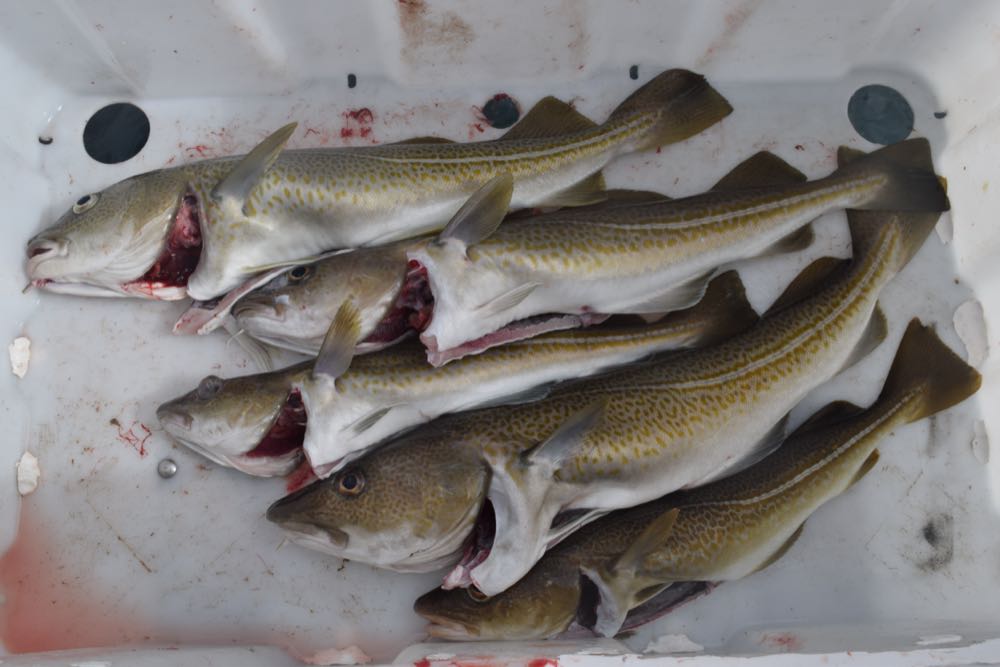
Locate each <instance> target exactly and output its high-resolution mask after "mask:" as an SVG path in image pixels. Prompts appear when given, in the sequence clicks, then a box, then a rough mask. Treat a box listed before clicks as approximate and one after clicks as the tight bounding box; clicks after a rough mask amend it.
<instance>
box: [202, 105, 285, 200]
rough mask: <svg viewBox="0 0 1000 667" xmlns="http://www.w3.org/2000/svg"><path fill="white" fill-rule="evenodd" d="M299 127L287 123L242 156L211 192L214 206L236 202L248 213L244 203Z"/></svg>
mask: <svg viewBox="0 0 1000 667" xmlns="http://www.w3.org/2000/svg"><path fill="white" fill-rule="evenodd" d="M296 127H298V123H289V124H288V125H285V126H284V127H282V128H281V129H280V130H278V131H276V132H275V133H274V134H272V135H271V136H269V137H268V138H267V139H265V140H264V141H262V142H260V143H259V144H257V146H256V147H255V148H254V149H253V150H252V151H250V152H249V153H247V154H246V155H244V156H243V158H242V159H240V161H239V162H237V163H236V166H235V167H233V169H232V171H230V172H229V174H227V175H226V177H225V178H223V179H222V180H221V181H219V183H218V184H217V185H216V186H215V187H214V188H213V189H212V194H211V197H212V199H213V200H214V201H216V202H221V201H223V200H225V199H229V200H232V201H234V202H237V203H238V204H239V206H240V208H242V209H243V213H244V215H245V214H246V213H247V209H246V202H247V200H248V199H249V198H250V194H251V193H252V192H253V189H254V188H255V187H257V183H258V182H260V179H261V178H262V177H263V176H264V174H266V173H267V170H268V169H270V168H271V165H273V164H274V161H275V160H277V159H278V156H279V155H281V151H283V150H284V149H285V144H287V143H288V140H289V139H291V138H292V134H293V133H294V132H295V128H296Z"/></svg>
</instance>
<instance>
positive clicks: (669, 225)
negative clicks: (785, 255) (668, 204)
mask: <svg viewBox="0 0 1000 667" xmlns="http://www.w3.org/2000/svg"><path fill="white" fill-rule="evenodd" d="M877 181H882V182H881V183H878V185H884V182H885V178H884V177H882V176H879V175H873V176H868V177H865V178H859V179H854V180H853V181H851V182H849V183H847V184H842V185H840V186H839V187H837V188H833V189H830V190H821V191H819V192H809V193H804V194H801V195H794V196H791V197H788V196H786V195H782V194H781V193H775V195H774V196H775V199H774V200H773V201H769V202H765V203H763V204H758V205H757V206H753V207H749V208H745V209H738V212H734V211H733V210H730V211H722V212H720V213H717V214H707V215H705V216H702V217H699V218H697V219H695V220H691V221H687V220H671V221H670V222H653V223H639V224H636V223H618V222H604V221H600V220H587V219H581V220H574V221H573V224H574V225H577V226H581V227H583V226H587V227H602V228H606V229H622V230H642V229H690V228H692V227H703V226H708V225H713V224H716V223H719V222H729V221H730V220H732V219H733V218H736V217H751V216H756V215H760V214H766V213H770V212H772V211H775V210H783V209H792V208H796V207H798V208H804V207H805V206H807V205H808V204H810V203H812V202H814V201H817V202H818V201H823V200H824V199H832V198H835V197H839V196H841V195H843V194H844V193H849V192H852V191H855V190H862V189H864V187H865V186H866V185H868V184H869V183H871V182H877Z"/></svg>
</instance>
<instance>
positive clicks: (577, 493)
mask: <svg viewBox="0 0 1000 667" xmlns="http://www.w3.org/2000/svg"><path fill="white" fill-rule="evenodd" d="M935 185H936V181H935ZM941 197H942V198H943V197H944V195H943V193H941ZM942 205H945V206H946V199H945V200H944V202H942ZM872 215H873V216H874V217H871V216H862V217H861V219H855V220H853V221H852V224H851V229H852V238H853V240H854V247H855V258H854V259H853V260H852V262H851V263H850V265H849V266H848V267H846V268H843V269H840V273H839V274H837V275H835V276H834V277H822V278H820V277H817V276H811V275H810V271H807V272H806V273H805V274H804V275H805V276H806V277H811V281H810V280H805V281H804V282H803V281H802V280H799V281H796V283H795V284H793V286H792V287H790V288H789V292H791V293H793V294H794V293H796V292H798V294H796V296H797V297H801V292H803V291H804V292H806V293H812V294H813V295H812V296H810V297H807V298H805V299H804V300H799V301H796V302H794V303H792V305H788V306H786V307H784V308H783V309H781V310H778V311H777V312H774V313H773V314H770V315H768V316H767V317H765V318H763V319H762V320H761V321H760V322H759V323H758V324H757V325H755V326H754V327H751V328H750V329H749V330H748V331H746V332H744V333H742V334H739V335H736V336H734V337H732V338H730V339H728V340H727V341H725V342H723V343H721V344H719V345H716V346H713V347H709V348H705V349H701V350H693V351H687V352H683V353H679V354H677V355H673V356H671V357H670V358H669V359H665V360H654V361H650V362H646V363H643V364H639V365H636V366H632V367H629V368H627V369H624V370H621V371H618V372H612V373H608V374H606V375H602V376H599V377H596V378H591V379H588V380H585V381H582V382H580V383H575V384H573V385H571V386H567V387H565V388H557V389H555V390H554V391H553V392H552V393H551V394H550V395H549V397H548V398H546V399H545V400H543V401H538V402H534V403H528V404H524V405H514V406H502V407H497V408H491V409H487V410H478V411H475V412H469V413H463V414H460V415H454V416H451V417H445V418H442V419H439V420H437V421H436V422H432V423H431V424H429V425H428V426H427V428H426V430H425V429H417V430H416V431H415V432H414V433H412V434H409V435H403V436H401V437H400V438H397V439H396V440H394V441H392V443H391V444H389V445H387V446H386V447H392V448H393V449H394V450H397V451H402V452H405V451H406V449H407V441H408V439H409V438H412V437H419V438H428V437H432V439H433V440H434V441H435V442H436V443H437V446H439V447H441V448H442V449H445V450H448V451H449V452H451V454H452V456H453V457H455V458H456V459H457V458H458V453H459V452H465V451H468V450H474V451H477V452H479V456H480V459H479V460H480V461H481V464H480V465H484V466H486V467H487V468H488V469H489V473H490V474H489V477H488V485H489V491H488V494H487V495H488V498H489V500H490V502H491V507H492V510H493V514H494V516H495V526H496V530H495V538H494V539H493V541H492V546H491V547H490V548H489V550H488V552H486V551H485V550H482V549H477V550H472V551H470V552H469V553H468V554H466V556H465V557H464V559H463V562H462V563H460V565H459V566H458V567H457V568H456V569H455V570H453V571H452V573H451V574H449V576H448V577H447V579H446V582H447V584H448V585H450V586H455V585H468V584H470V583H471V584H474V585H476V586H477V587H478V588H479V589H480V590H481V591H482V592H483V593H485V594H487V595H495V594H497V593H499V592H501V591H503V590H505V589H506V588H507V587H509V586H510V585H512V584H513V583H515V582H516V581H517V580H518V579H520V578H521V576H523V575H524V574H526V573H527V572H528V571H529V570H530V568H531V566H532V565H533V564H534V563H535V562H536V561H537V560H538V558H539V557H540V556H541V555H542V553H543V552H544V550H545V549H546V548H547V547H550V546H552V545H553V544H555V543H557V542H558V541H559V540H560V539H562V538H563V537H565V535H567V534H569V533H570V532H572V530H574V529H576V528H579V527H580V525H582V524H584V523H586V522H587V521H590V520H593V519H594V518H597V517H598V516H600V514H601V513H605V512H607V511H610V510H614V509H620V508H624V507H630V506H634V505H637V504H640V503H643V502H647V501H649V500H652V499H655V498H657V497H660V496H661V495H663V494H664V493H666V492H669V491H673V490H677V489H681V488H685V487H691V486H694V485H697V484H699V483H704V482H706V481H708V480H709V479H710V478H712V477H715V476H718V475H720V474H723V473H724V472H725V471H726V470H727V469H730V468H731V467H732V466H734V465H737V464H738V463H740V462H741V461H742V460H744V459H746V458H747V457H748V456H751V455H752V454H753V452H754V451H755V450H757V449H759V447H760V444H761V442H768V441H769V440H770V439H771V438H772V437H773V434H772V431H773V429H774V427H775V425H777V424H779V423H780V422H781V420H782V418H783V417H784V416H785V415H786V413H787V412H788V411H789V410H790V409H791V408H792V407H794V406H795V405H796V404H797V403H798V402H799V400H801V398H802V397H803V396H805V394H806V393H808V392H809V391H810V390H811V389H813V388H815V387H816V386H818V385H819V384H821V383H822V382H823V381H825V380H826V379H828V378H830V377H832V376H833V375H834V374H836V373H837V372H839V371H840V370H841V368H843V367H844V366H845V364H848V363H849V362H850V361H851V358H852V356H856V354H857V353H855V349H856V348H858V349H859V353H861V354H863V353H865V352H867V351H868V349H870V348H871V346H872V345H874V344H876V343H877V341H878V340H879V339H880V338H879V335H878V334H880V333H881V334H883V335H884V329H882V328H881V327H879V326H878V325H880V324H884V320H883V319H882V318H881V317H880V313H879V316H877V317H875V318H873V317H872V315H873V313H874V311H875V309H876V301H877V297H878V293H879V291H880V290H881V288H882V287H883V286H884V285H885V284H886V283H887V282H888V281H889V280H890V279H891V278H892V276H893V275H895V273H896V272H897V271H898V270H899V269H900V268H902V266H903V265H905V264H906V262H907V261H908V260H909V258H910V257H911V256H912V254H913V252H915V251H916V249H917V248H918V247H919V246H920V245H921V244H922V243H923V240H924V239H925V238H926V236H927V234H928V233H929V231H930V229H932V228H933V225H934V223H935V222H936V220H937V217H938V215H937V214H934V213H931V214H913V215H909V216H906V215H902V214H872ZM816 283H821V284H823V285H824V287H823V288H822V289H819V290H818V291H816ZM792 301H794V300H790V301H789V302H790V303H791V302H792ZM869 322H874V326H873V327H871V328H869ZM866 331H867V332H868V335H866ZM862 341H865V343H864V344H862V345H861V346H860V348H859V343H862ZM432 434H433V435H432ZM381 449H384V447H383V448H378V449H376V450H374V452H372V454H371V455H368V456H363V457H361V458H359V459H358V460H356V461H354V462H352V463H351V464H349V465H348V466H346V467H345V468H344V469H342V470H341V471H339V472H338V473H337V474H335V475H334V476H332V477H330V478H329V479H328V480H323V481H322V482H320V483H317V484H315V485H313V487H310V489H309V492H308V494H309V495H310V496H311V498H310V502H311V503H317V504H321V505H323V506H324V507H325V508H326V511H325V512H324V515H323V517H322V522H320V523H319V524H314V525H315V526H318V527H321V526H323V525H325V526H332V527H336V528H338V529H341V528H342V526H343V525H346V524H348V523H350V522H352V521H355V520H356V518H352V519H347V518H345V517H342V515H341V512H343V511H345V508H344V507H343V503H342V502H341V499H340V498H338V497H337V495H336V494H334V493H330V489H331V486H335V485H336V484H337V480H338V479H340V478H341V476H342V475H345V474H352V473H356V472H358V471H367V470H370V469H371V468H372V466H374V465H377V459H372V458H369V456H374V455H375V454H377V452H379V451H380V450H381ZM422 474H423V478H424V484H426V485H429V486H432V487H435V488H446V485H447V483H448V482H446V481H445V480H444V479H443V478H442V477H441V476H440V474H439V472H438V471H435V470H433V469H430V468H425V469H424V471H423V473H422ZM449 474H457V473H455V472H454V471H453V470H452V471H450V473H449ZM369 502H372V503H375V502H376V500H375V499H374V498H372V499H370V500H369ZM382 502H383V503H385V504H386V505H387V506H391V505H394V504H395V502H394V500H393V498H392V496H391V493H390V494H389V496H388V497H386V498H383V499H382ZM295 505H296V503H287V502H284V501H279V502H278V503H277V504H276V506H280V507H281V512H282V517H283V518H284V519H285V520H287V518H288V517H290V516H294V515H295V513H296V508H295ZM565 510H580V511H584V510H586V512H584V513H583V514H582V515H581V516H578V517H577V518H576V519H575V520H574V521H570V522H568V523H566V524H561V525H560V526H559V527H558V528H556V529H553V528H551V524H552V521H553V519H554V518H555V517H556V515H557V514H558V513H559V512H562V511H565ZM425 519H427V520H428V521H430V522H431V523H432V524H433V523H434V521H433V518H432V517H430V516H426V517H425ZM382 560H383V561H389V560H392V559H391V558H390V557H388V556H386V557H383V558H382Z"/></svg>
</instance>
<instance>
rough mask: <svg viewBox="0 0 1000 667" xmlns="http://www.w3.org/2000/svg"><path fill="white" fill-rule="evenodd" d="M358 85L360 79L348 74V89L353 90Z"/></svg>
mask: <svg viewBox="0 0 1000 667" xmlns="http://www.w3.org/2000/svg"><path fill="white" fill-rule="evenodd" d="M356 85H358V77H356V76H354V75H353V74H348V75H347V87H348V88H353V87H354V86H356Z"/></svg>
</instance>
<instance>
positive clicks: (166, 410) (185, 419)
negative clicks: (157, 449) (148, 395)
mask: <svg viewBox="0 0 1000 667" xmlns="http://www.w3.org/2000/svg"><path fill="white" fill-rule="evenodd" d="M156 418H157V419H159V420H160V424H162V425H163V428H165V429H166V430H167V432H168V433H170V432H173V431H190V430H191V425H192V424H194V417H192V416H191V413H189V412H186V411H184V410H178V409H177V408H175V407H173V406H172V405H170V404H169V403H165V404H163V405H161V406H160V407H158V408H157V409H156Z"/></svg>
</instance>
